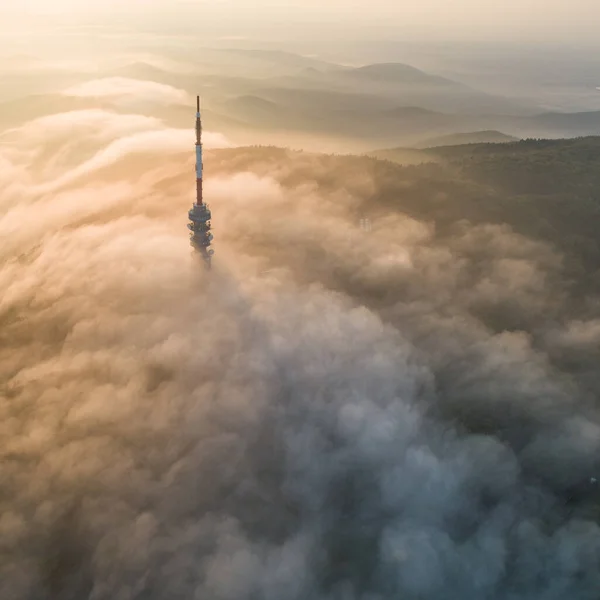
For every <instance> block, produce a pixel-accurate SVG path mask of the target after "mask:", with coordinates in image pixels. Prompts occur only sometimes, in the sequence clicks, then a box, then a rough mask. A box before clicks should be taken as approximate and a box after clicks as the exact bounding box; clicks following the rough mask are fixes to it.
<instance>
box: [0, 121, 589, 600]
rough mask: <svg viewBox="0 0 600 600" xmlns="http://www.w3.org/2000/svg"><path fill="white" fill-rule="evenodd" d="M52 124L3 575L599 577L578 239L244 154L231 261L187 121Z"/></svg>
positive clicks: (281, 584)
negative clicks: (570, 286) (387, 195)
mask: <svg viewBox="0 0 600 600" xmlns="http://www.w3.org/2000/svg"><path fill="white" fill-rule="evenodd" d="M44 123H45V127H46V131H47V135H45V136H44V139H45V140H46V141H45V142H44V143H43V144H42V145H40V144H39V143H38V140H37V139H36V138H35V134H34V133H33V132H35V131H37V130H38V127H39V123H38V124H37V126H33V124H30V125H28V126H25V127H23V128H22V129H20V130H18V131H15V132H13V135H14V136H15V138H14V139H15V145H14V146H11V148H10V149H6V150H4V149H3V151H2V152H3V154H2V160H3V161H4V164H6V165H7V166H9V168H10V170H11V173H13V174H19V177H18V181H17V182H14V183H13V184H12V187H9V188H8V189H5V191H4V192H3V198H2V200H1V203H2V207H3V214H2V216H1V217H0V234H1V236H2V239H3V240H7V242H8V243H7V244H6V245H3V248H2V267H1V268H0V287H1V289H2V290H3V294H2V297H1V298H0V323H1V325H2V326H1V327H0V339H1V343H0V381H1V382H2V384H1V386H0V416H1V418H0V452H1V453H2V460H1V461H0V464H1V465H2V478H1V481H2V483H1V486H2V487H1V490H2V491H1V493H0V506H1V508H2V510H1V511H0V532H1V535H0V543H1V544H2V553H1V558H0V596H1V597H2V598H9V599H15V600H34V599H36V600H37V599H38V598H48V599H60V600H63V599H64V600H71V599H73V600H75V599H77V600H79V599H82V598H90V599H93V600H101V599H102V600H103V599H107V600H108V599H115V598H118V599H124V600H125V599H134V598H136V599H138V598H139V599H141V598H143V599H144V600H153V599H156V600H159V599H164V598H169V599H173V600H177V599H182V600H183V599H186V600H188V599H189V598H203V599H214V600H229V599H231V600H242V599H245V598H248V599H251V598H266V599H273V600H276V599H279V598H284V597H285V598H289V599H292V600H293V599H298V600H301V599H302V600H304V599H307V598H311V599H315V600H316V599H319V600H320V599H323V600H325V599H327V600H330V599H331V600H333V599H340V600H342V599H344V600H345V599H359V598H360V599H361V600H363V599H364V600H384V599H388V598H389V599H391V598H397V597H403V598H414V599H415V600H416V599H417V598H419V599H427V600H430V599H431V600H434V599H438V598H439V599H442V598H444V599H446V598H490V599H502V600H505V599H511V600H517V599H523V600H525V599H527V600H529V599H533V598H536V599H537V598H539V599H541V598H543V599H544V600H547V599H553V598H556V599H559V598H560V599H562V598H567V597H568V598H574V599H586V598H592V597H594V594H596V593H597V590H598V586H599V585H600V572H599V571H598V568H597V561H598V556H599V553H600V530H599V528H598V526H597V524H596V523H595V521H594V515H593V514H590V513H589V510H590V508H594V506H595V505H594V503H593V502H590V501H589V499H590V498H594V494H595V491H594V489H593V486H592V489H591V490H590V489H588V487H586V486H587V485H588V483H589V482H590V481H591V478H592V477H593V476H594V475H595V474H597V473H598V464H597V463H598V459H597V456H598V449H599V448H598V444H599V439H600V435H599V434H600V429H599V422H598V414H597V410H596V408H595V406H594V403H593V402H592V401H591V400H592V399H593V397H594V394H596V393H597V391H598V388H597V387H594V385H596V384H595V381H594V380H593V378H590V377H589V373H590V368H589V367H586V362H585V360H586V357H587V359H589V358H590V355H589V354H587V353H588V352H592V353H594V352H597V350H596V349H595V348H597V347H598V344H597V342H598V341H600V337H599V336H600V333H599V331H600V330H599V328H598V327H597V321H598V318H599V315H598V314H597V313H596V314H592V315H589V316H583V315H580V317H579V319H578V320H575V319H572V318H571V317H570V316H569V313H568V310H567V308H566V305H567V303H568V294H567V288H566V285H565V283H564V280H565V274H564V273H563V271H562V269H563V265H562V261H561V257H560V255H559V254H557V252H556V251H555V250H553V249H552V248H550V247H548V246H546V245H543V244H541V243H538V242H535V241H532V240H528V239H525V238H523V237H521V236H519V235H517V234H515V233H513V232H512V231H511V230H510V229H509V228H507V227H498V226H490V225H484V224H466V223H465V224H460V225H459V226H457V228H456V230H455V231H454V232H453V233H452V234H451V235H450V236H447V237H445V238H443V239H442V238H440V237H439V236H437V235H436V231H435V228H434V227H433V226H432V224H430V223H422V222H419V221H417V220H415V219H411V218H409V217H408V216H406V215H405V214H403V213H402V211H401V209H399V208H398V207H396V208H394V209H389V210H387V211H386V213H385V215H382V216H381V217H379V218H377V219H376V220H375V221H374V232H373V235H370V236H366V235H365V233H364V232H363V231H362V230H360V229H359V228H358V227H357V219H356V215H357V214H358V213H360V212H361V211H364V210H365V202H367V201H368V199H369V198H371V197H372V190H373V189H374V186H375V185H376V182H374V181H371V180H369V177H368V176H367V175H365V174H364V173H361V172H360V171H358V170H356V169H355V168H354V166H353V165H352V164H349V166H348V167H347V169H348V171H349V173H344V172H342V166H339V167H338V168H339V169H340V171H333V172H331V173H330V180H329V185H326V184H325V183H323V180H322V176H324V175H326V174H327V173H328V171H329V170H331V169H332V163H327V162H326V161H324V160H323V159H321V158H320V157H314V156H309V155H291V154H290V155H286V156H283V158H282V157H279V158H277V157H275V158H273V157H269V156H264V157H262V158H253V156H256V155H257V154H256V153H258V151H257V150H255V151H252V150H243V149H242V150H239V151H232V150H229V151H227V153H221V154H217V153H215V154H211V155H209V163H208V165H207V173H211V176H210V178H209V179H208V181H207V194H208V196H209V197H210V199H211V204H212V208H213V214H214V225H215V229H216V235H217V236H218V240H219V253H218V258H217V260H216V266H215V270H214V271H213V272H212V273H211V275H210V276H207V275H206V274H205V273H204V272H203V271H202V269H201V267H200V265H199V264H198V261H197V260H195V258H194V257H193V255H191V252H190V249H189V246H188V242H187V238H186V235H185V215H186V211H187V209H188V207H189V204H190V202H191V200H192V195H193V165H192V161H193V158H192V152H190V153H189V155H190V156H189V158H186V159H184V160H187V161H188V162H189V164H188V163H185V164H182V162H181V158H180V155H179V154H177V152H176V151H179V150H181V149H183V146H184V145H185V144H184V142H185V139H184V136H183V133H182V134H181V139H179V138H177V139H175V136H174V134H173V132H170V131H166V130H164V128H163V129H161V128H160V124H159V123H156V122H154V121H148V120H145V119H144V118H139V117H135V116H129V117H121V116H119V117H117V116H112V115H107V114H105V113H102V114H100V113H95V112H94V113H86V114H77V115H71V117H69V118H67V117H60V116H59V117H54V118H52V117H48V119H47V120H46V121H45V122H44ZM82 131H85V132H87V133H86V135H81V132H82ZM51 132H52V135H50V133H51ZM186 135H187V134H186ZM168 140H171V142H169V141H168ZM170 143H171V144H172V145H169V144H170ZM163 144H167V145H168V148H169V150H170V151H171V152H172V154H169V153H165V151H164V145H163ZM140 148H145V151H144V154H143V156H142V157H140V156H139V155H138V152H139V150H140ZM339 164H340V165H341V164H342V163H339ZM344 164H345V163H344ZM188 167H189V168H188ZM336 178H339V181H343V183H344V184H343V185H338V183H337V182H336ZM409 193H410V191H409V190H408V191H407V194H409ZM398 200H399V202H400V201H401V200H402V198H399V199H398ZM266 270H268V271H269V272H268V273H264V271H266ZM261 273H264V274H263V275H261ZM509 325H510V326H509ZM592 325H593V326H592ZM594 336H595V337H594ZM594 342H596V345H595V347H594ZM590 348H594V349H593V350H589V349H590ZM577 357H579V358H577ZM575 359H577V360H575ZM596 397H597V396H596ZM574 490H575V491H574ZM582 490H583V491H582ZM575 496H577V498H581V499H582V500H581V502H578V503H575V504H574V503H572V502H571V500H572V499H573V498H574V497H575Z"/></svg>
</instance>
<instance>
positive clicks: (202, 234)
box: [188, 96, 215, 269]
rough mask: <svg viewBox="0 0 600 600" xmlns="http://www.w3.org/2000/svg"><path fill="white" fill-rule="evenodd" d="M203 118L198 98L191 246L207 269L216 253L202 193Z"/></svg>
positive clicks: (198, 98) (191, 210)
mask: <svg viewBox="0 0 600 600" xmlns="http://www.w3.org/2000/svg"><path fill="white" fill-rule="evenodd" d="M202 170H203V169H202V118H201V116H200V96H196V202H194V205H193V206H192V208H191V209H190V211H189V212H188V217H189V220H190V223H188V229H189V230H190V231H191V232H192V233H191V235H190V244H191V245H192V247H193V248H194V249H195V250H196V252H198V254H200V256H201V257H202V260H203V261H204V264H205V266H206V268H207V269H210V268H211V262H212V256H213V254H214V253H215V251H214V250H213V249H212V248H210V244H211V242H212V239H213V235H212V233H211V224H210V219H211V216H212V215H211V212H210V209H209V207H208V204H205V202H204V198H203V192H202Z"/></svg>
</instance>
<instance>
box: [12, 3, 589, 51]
mask: <svg viewBox="0 0 600 600" xmlns="http://www.w3.org/2000/svg"><path fill="white" fill-rule="evenodd" d="M16 4H17V3H16V2H14V0H0V7H1V8H0V10H1V11H2V13H7V12H9V13H11V14H12V15H15V18H16V15H19V16H21V17H23V16H24V15H25V14H26V13H29V15H30V17H31V15H36V14H38V15H39V14H42V13H44V14H48V13H54V14H55V15H61V16H65V15H68V16H69V17H71V18H77V19H81V18H86V17H87V18H89V17H90V16H92V15H94V18H100V15H101V16H102V18H105V17H106V16H107V15H111V14H112V15H113V16H114V17H116V18H122V17H123V13H124V12H127V13H129V15H130V17H131V15H134V16H135V18H134V21H135V19H138V20H139V22H140V24H142V23H143V24H144V25H147V24H148V23H149V22H152V21H153V20H154V21H155V22H156V24H159V23H162V22H163V21H162V20H159V19H157V15H158V14H161V15H162V17H161V18H163V17H165V16H167V13H168V19H167V22H168V23H170V24H171V25H176V24H177V23H178V22H179V23H181V25H186V24H187V25H189V24H190V20H191V19H192V15H194V14H195V13H198V12H200V11H201V14H202V16H201V17H197V19H198V20H197V26H198V28H199V30H200V29H202V30H203V33H206V30H210V29H213V30H214V31H215V33H219V34H221V33H231V34H232V35H233V34H236V35H241V34H243V33H246V34H247V35H249V36H251V35H253V34H254V33H256V32H257V31H258V30H263V29H265V28H271V32H272V34H273V36H279V37H283V38H285V37H286V36H287V35H288V34H291V35H299V34H301V33H302V32H301V31H299V30H298V29H299V28H301V27H302V26H307V25H310V26H313V27H316V28H318V29H323V28H325V29H327V28H330V30H331V34H332V35H335V36H336V37H338V36H340V35H342V34H343V31H344V30H346V31H347V32H348V35H350V34H351V32H352V35H356V31H357V30H358V31H360V30H363V31H364V34H365V35H371V34H372V32H373V30H374V29H375V30H376V29H377V28H380V29H381V31H382V32H385V34H386V35H388V36H393V35H397V36H402V37H404V36H412V37H413V38H414V37H423V38H437V39H457V38H459V39H460V38H464V39H466V40H469V39H478V40H481V39H490V40H511V39H514V40H519V41H522V40H526V39H532V40H535V41H546V42H552V41H560V42H572V43H574V44H578V43H580V42H587V41H594V40H595V39H596V38H597V37H598V36H597V24H598V23H599V22H600V2H598V0H503V1H502V2H491V1H490V0H418V1H417V0H415V1H406V0H361V1H359V0H326V1H325V0H154V1H151V0H101V1H100V0H23V1H22V2H20V3H19V6H16ZM19 20H21V19H19ZM4 21H5V24H7V21H6V19H4ZM192 22H193V21H192ZM275 25H277V27H276V26H275ZM283 27H286V28H289V31H288V30H284V29H282V28H283Z"/></svg>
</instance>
